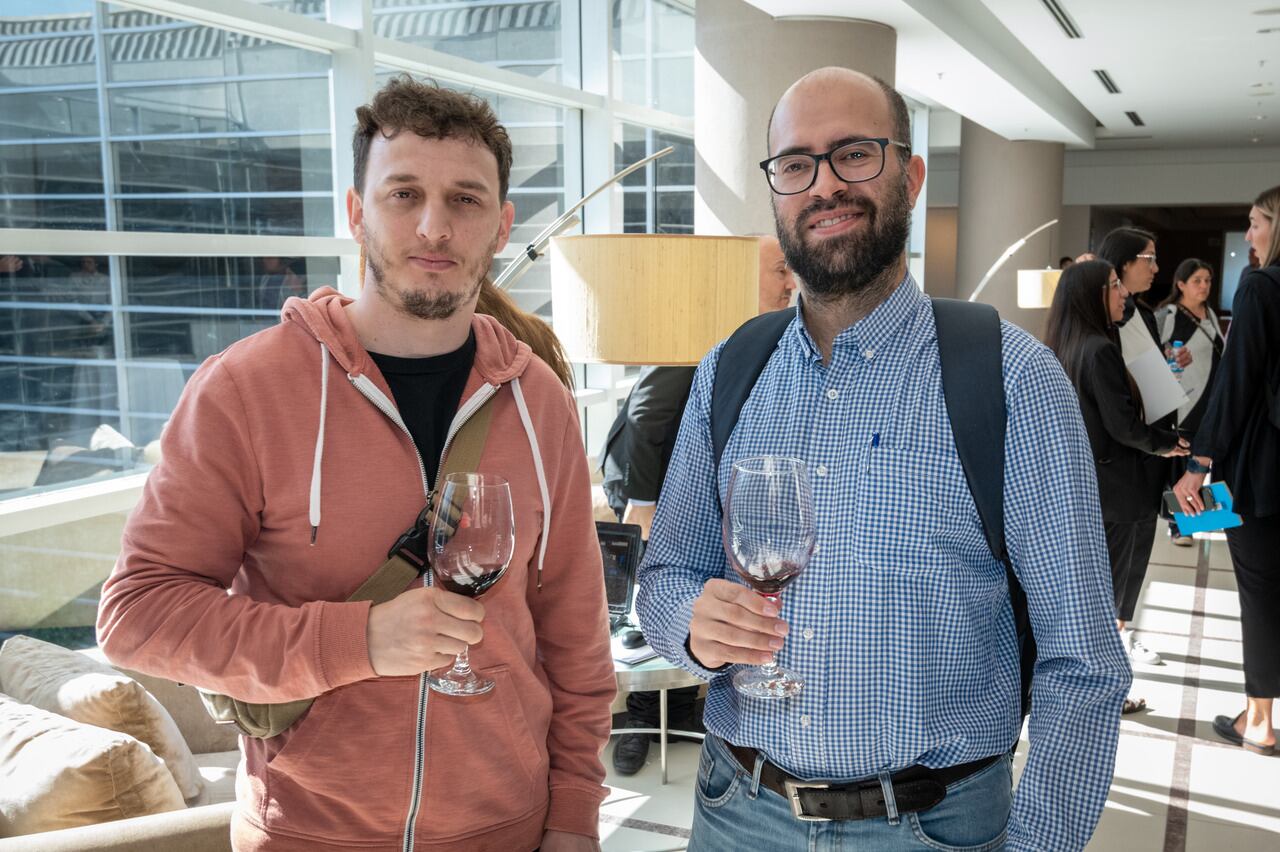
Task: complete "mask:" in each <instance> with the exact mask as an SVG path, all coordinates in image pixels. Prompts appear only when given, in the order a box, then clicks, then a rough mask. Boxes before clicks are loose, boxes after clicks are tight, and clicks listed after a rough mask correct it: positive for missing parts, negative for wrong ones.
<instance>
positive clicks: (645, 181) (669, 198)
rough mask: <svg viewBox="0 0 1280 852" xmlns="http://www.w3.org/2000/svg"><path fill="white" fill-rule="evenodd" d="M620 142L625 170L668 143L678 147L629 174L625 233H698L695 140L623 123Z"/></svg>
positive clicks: (618, 156) (617, 156) (618, 154)
mask: <svg viewBox="0 0 1280 852" xmlns="http://www.w3.org/2000/svg"><path fill="white" fill-rule="evenodd" d="M614 144H615V149H614V161H615V163H616V164H617V166H618V168H620V169H621V168H625V167H626V166H628V165H630V164H631V163H634V162H636V161H637V160H642V159H644V158H645V157H647V156H649V155H650V154H654V153H657V152H658V151H661V150H662V149H663V148H666V147H668V146H670V147H673V148H675V150H674V151H672V152H671V153H670V154H667V155H666V156H665V157H662V158H661V159H659V160H656V161H655V162H652V163H650V164H649V165H647V166H645V167H644V168H643V169H641V170H639V171H636V172H633V173H632V174H630V175H628V176H627V177H625V178H623V187H622V192H623V223H622V230H623V233H626V234H692V233H693V140H692V139H688V138H686V137H683V136H675V135H673V134H670V133H663V132H661V131H657V130H652V129H650V128H647V127H640V126H637V125H634V124H625V123H619V124H618V125H617V126H616V127H615V130H614Z"/></svg>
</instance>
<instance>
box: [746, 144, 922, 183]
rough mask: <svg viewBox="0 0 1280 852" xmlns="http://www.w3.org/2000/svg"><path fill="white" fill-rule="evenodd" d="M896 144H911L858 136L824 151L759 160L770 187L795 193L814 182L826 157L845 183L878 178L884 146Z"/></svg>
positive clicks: (837, 175)
mask: <svg viewBox="0 0 1280 852" xmlns="http://www.w3.org/2000/svg"><path fill="white" fill-rule="evenodd" d="M890 145H894V146H896V147H898V148H901V149H903V150H904V151H906V152H908V153H910V151H911V146H910V145H908V144H907V143H905V142H897V141H894V140H893V139H884V138H881V139H859V140H858V141H857V142H849V143H847V144H845V145H841V146H840V147H839V148H833V149H831V150H830V151H828V152H827V153H825V154H781V155H779V156H777V157H770V158H769V159H767V160H763V161H761V163H760V168H762V169H764V174H765V177H766V178H768V180H769V187H770V188H771V189H772V190H773V191H774V192H776V193H778V195H795V194H796V193H800V192H804V191H805V190H807V189H808V188H809V187H811V186H813V184H814V181H816V180H817V179H818V167H819V166H820V165H821V164H822V161H823V160H826V161H827V162H828V163H830V164H831V170H832V171H833V172H835V175H836V177H838V178H840V180H842V181H844V182H845V183H861V182H862V181H866V180H875V179H876V178H878V177H880V173H881V172H883V171H884V160H885V155H884V152H885V149H886V148H887V147H889V146H890Z"/></svg>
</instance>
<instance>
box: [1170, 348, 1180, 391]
mask: <svg viewBox="0 0 1280 852" xmlns="http://www.w3.org/2000/svg"><path fill="white" fill-rule="evenodd" d="M1181 348H1182V341H1181V340H1175V341H1173V343H1171V344H1170V349H1171V351H1170V352H1169V369H1170V370H1172V371H1173V377H1174V378H1175V379H1178V380H1179V381H1181V380H1182V365H1180V364H1179V363H1178V350H1179V349H1181Z"/></svg>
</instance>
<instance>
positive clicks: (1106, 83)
mask: <svg viewBox="0 0 1280 852" xmlns="http://www.w3.org/2000/svg"><path fill="white" fill-rule="evenodd" d="M1093 75H1094V76H1095V77H1097V78H1098V82H1099V83H1101V84H1102V88H1104V89H1106V90H1107V91H1108V92H1110V93H1111V94H1113V95H1118V94H1120V87H1119V86H1117V85H1116V81H1115V80H1112V79H1111V75H1110V74H1108V73H1107V72H1106V71H1104V70H1103V69H1101V68H1095V69H1093Z"/></svg>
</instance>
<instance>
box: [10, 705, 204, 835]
mask: <svg viewBox="0 0 1280 852" xmlns="http://www.w3.org/2000/svg"><path fill="white" fill-rule="evenodd" d="M182 807H184V805H183V802H182V793H181V792H179V791H178V785H177V784H175V783H174V781H173V776H172V775H170V774H169V772H168V770H167V769H166V768H165V765H164V764H163V763H162V762H161V761H160V759H159V758H158V757H156V756H155V754H154V753H153V752H152V751H151V749H149V748H147V746H146V745H144V744H143V743H140V742H138V741H137V740H136V739H134V738H133V737H131V736H128V735H126V734H121V733H118V732H116V731H108V730H106V729H105V728H97V727H94V726H92V725H82V724H80V723H79V722H74V721H72V720H71V719H68V718H66V717H65V716H59V715H58V714H56V713H49V712H46V711H44V710H40V709H38V708H36V707H32V706H31V705H29V704H23V703H21V702H19V701H15V700H13V699H12V698H10V697H9V696H5V695H0V836H14V835H19V834H30V833H32V832H37V831H53V830H55V829H60V828H71V827H73V826H80V825H92V824H93V823H98V822H105V821H108V820H115V819H124V818H126V817H134V816H144V815H147V814H157V813H163V812H165V811H173V810H178V809H179V808H182Z"/></svg>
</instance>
